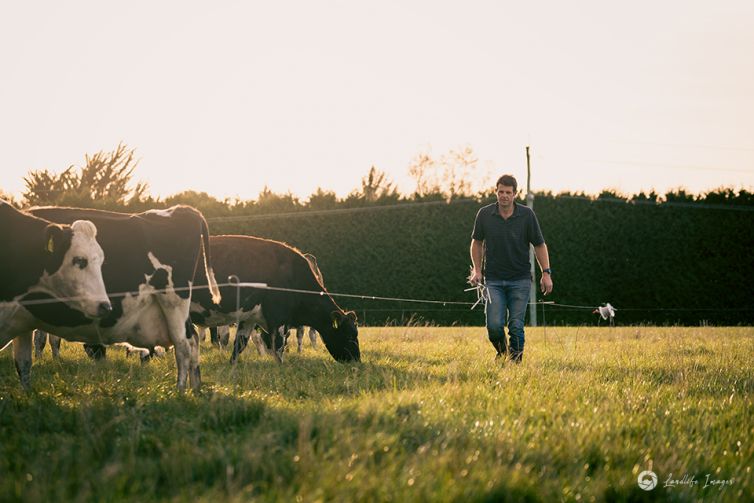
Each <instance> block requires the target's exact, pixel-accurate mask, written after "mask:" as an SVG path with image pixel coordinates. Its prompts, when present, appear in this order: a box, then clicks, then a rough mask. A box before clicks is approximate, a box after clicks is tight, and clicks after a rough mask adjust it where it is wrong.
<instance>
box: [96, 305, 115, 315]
mask: <svg viewBox="0 0 754 503" xmlns="http://www.w3.org/2000/svg"><path fill="white" fill-rule="evenodd" d="M112 312H113V306H112V305H110V303H109V302H100V303H99V306H97V317H98V318H104V317H105V316H107V315H108V314H110V313H112Z"/></svg>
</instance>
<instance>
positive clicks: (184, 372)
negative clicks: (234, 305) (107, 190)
mask: <svg viewBox="0 0 754 503" xmlns="http://www.w3.org/2000/svg"><path fill="white" fill-rule="evenodd" d="M29 211H30V212H31V213H32V214H34V215H37V216H40V217H43V218H46V219H49V220H51V221H53V222H61V223H67V222H69V221H71V220H75V219H80V218H86V219H88V220H91V221H92V222H94V223H95V224H96V225H97V228H98V229H99V233H100V234H99V235H100V244H101V245H102V248H103V249H104V250H105V256H106V257H107V259H106V260H105V263H104V265H103V266H102V274H103V277H104V280H105V285H106V286H107V289H108V292H110V298H111V301H112V306H113V309H112V313H110V314H109V315H108V316H106V317H104V318H103V319H102V320H100V321H99V323H96V324H95V323H91V322H90V321H89V320H87V319H84V318H83V317H82V316H78V315H76V313H75V312H73V311H71V310H70V309H68V310H66V309H63V308H60V307H58V306H53V307H54V308H50V307H47V308H46V309H43V308H40V309H39V312H38V313H37V315H38V316H39V317H41V318H44V319H45V320H46V322H47V326H46V327H43V328H45V329H46V330H48V331H50V332H53V333H54V334H55V335H58V336H60V337H62V338H63V339H66V340H70V341H77V342H84V343H88V344H93V345H95V346H94V347H90V349H94V350H96V349H97V347H99V346H101V345H105V344H117V343H129V344H131V345H133V346H135V347H139V348H154V347H155V346H162V347H170V346H174V347H175V360H176V366H177V369H178V378H177V386H178V389H179V390H180V391H184V390H185V389H186V383H187V380H188V381H189V382H190V385H191V388H192V389H194V390H199V388H200V386H201V373H200V370H199V341H198V338H196V337H192V336H191V331H190V330H188V329H187V325H189V324H190V323H189V321H188V318H189V305H190V302H191V295H192V290H193V287H194V285H196V284H197V283H201V284H202V285H204V286H206V288H207V289H208V292H207V298H208V299H209V300H208V302H209V303H210V304H212V303H214V302H219V300H220V291H219V289H218V287H217V282H216V281H215V276H214V274H213V272H212V266H211V262H210V247H209V230H208V228H207V222H206V220H205V219H204V216H202V214H201V213H200V212H199V211H197V210H196V209H194V208H192V207H190V206H184V205H177V206H173V207H171V208H167V209H164V210H149V211H145V212H143V213H133V214H130V213H116V212H112V211H103V210H94V209H81V208H56V207H44V208H33V209H31V210H29ZM200 265H203V271H202V274H199V273H198V270H199V267H200Z"/></svg>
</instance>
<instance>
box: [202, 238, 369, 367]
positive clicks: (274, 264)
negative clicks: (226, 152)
mask: <svg viewBox="0 0 754 503" xmlns="http://www.w3.org/2000/svg"><path fill="white" fill-rule="evenodd" d="M210 249H211V250H212V260H213V265H214V268H215V273H216V274H218V275H219V276H220V277H221V278H229V277H231V276H235V277H237V278H238V279H239V280H240V282H242V283H266V284H267V286H269V287H272V288H271V289H269V288H268V289H265V288H257V287H249V286H242V287H236V286H232V285H231V286H223V287H222V288H221V292H222V296H223V299H222V302H221V303H220V304H219V305H217V304H213V303H212V299H211V298H210V297H209V294H208V292H207V291H206V290H197V292H196V294H195V295H194V297H192V299H191V321H193V322H194V323H196V324H197V325H201V326H208V327H212V326H218V325H229V324H233V323H237V322H238V323H239V326H238V330H237V332H236V340H235V344H234V346H233V354H232V356H231V359H230V361H231V363H235V362H236V360H237V359H238V355H239V354H240V353H241V352H242V351H243V350H244V348H245V347H246V345H247V344H248V341H249V336H250V332H251V331H252V330H253V329H254V328H255V326H259V327H261V328H262V329H263V330H264V334H263V337H264V338H265V343H266V344H267V346H270V347H273V348H274V349H275V355H277V356H276V358H277V359H278V361H280V358H281V356H282V348H283V343H284V334H285V332H286V331H287V328H288V327H289V326H299V325H308V326H310V327H312V328H314V329H315V330H317V332H319V334H320V337H321V338H322V341H323V342H324V344H325V347H326V348H327V350H328V351H329V353H330V355H332V357H333V358H334V359H335V360H337V361H340V362H347V361H360V360H361V353H360V350H359V340H358V329H357V326H356V315H355V314H354V313H352V312H344V311H343V310H342V309H341V308H340V307H338V305H337V304H336V303H335V301H334V300H333V298H332V297H331V296H330V294H329V293H327V290H326V289H325V287H324V284H323V282H322V279H321V274H320V272H319V270H317V268H316V266H314V265H313V263H312V262H310V261H309V260H308V259H307V258H306V257H305V256H304V255H303V254H302V253H300V252H299V251H298V250H296V249H295V248H293V247H291V246H289V245H287V244H285V243H281V242H279V241H273V240H269V239H262V238H257V237H252V236H231V235H224V236H212V237H211V238H210ZM276 288H277V289H287V290H296V291H283V290H276ZM303 292H315V293H314V294H311V293H303ZM237 293H240V297H239V298H237ZM237 304H238V305H237Z"/></svg>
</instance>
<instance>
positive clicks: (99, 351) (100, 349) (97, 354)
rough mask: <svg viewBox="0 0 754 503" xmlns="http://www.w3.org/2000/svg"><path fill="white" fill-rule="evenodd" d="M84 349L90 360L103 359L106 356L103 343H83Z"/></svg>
mask: <svg viewBox="0 0 754 503" xmlns="http://www.w3.org/2000/svg"><path fill="white" fill-rule="evenodd" d="M84 351H85V352H86V354H87V356H88V357H89V358H91V359H92V360H104V359H105V358H106V357H107V348H106V347H105V345H104V344H86V343H85V344H84Z"/></svg>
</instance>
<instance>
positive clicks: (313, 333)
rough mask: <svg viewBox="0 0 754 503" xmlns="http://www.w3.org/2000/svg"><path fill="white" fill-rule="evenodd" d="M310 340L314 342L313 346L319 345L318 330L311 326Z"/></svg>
mask: <svg viewBox="0 0 754 503" xmlns="http://www.w3.org/2000/svg"><path fill="white" fill-rule="evenodd" d="M309 342H311V343H312V347H313V348H316V347H317V331H316V330H314V329H313V328H312V327H309Z"/></svg>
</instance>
